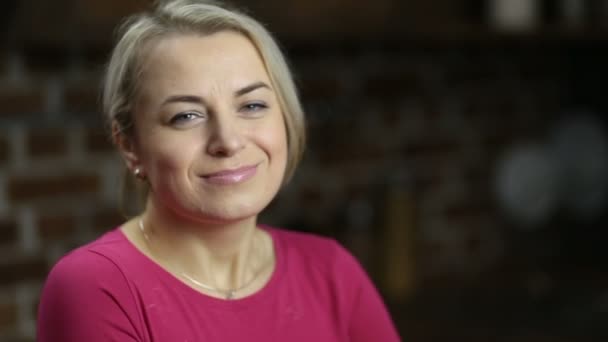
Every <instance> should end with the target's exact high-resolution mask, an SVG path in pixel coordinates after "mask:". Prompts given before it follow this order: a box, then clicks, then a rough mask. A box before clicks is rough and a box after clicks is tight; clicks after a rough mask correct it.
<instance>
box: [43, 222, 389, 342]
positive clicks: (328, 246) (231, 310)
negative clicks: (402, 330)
mask: <svg viewBox="0 0 608 342" xmlns="http://www.w3.org/2000/svg"><path fill="white" fill-rule="evenodd" d="M263 228H264V229H265V230H266V231H268V232H269V233H270V234H271V236H272V239H273V242H274V246H275V253H276V260H277V261H276V262H277V263H276V268H275V270H274V273H273V274H272V276H271V278H270V280H269V282H268V283H267V284H266V285H265V286H264V287H263V288H262V289H261V290H259V291H258V292H256V293H255V294H253V295H251V296H248V297H245V298H242V299H237V300H223V299H217V298H214V297H210V296H206V295H204V294H201V293H199V292H197V291H195V290H194V289H192V288H190V287H189V286H187V285H186V284H184V283H183V282H181V281H180V280H179V279H177V278H175V277H174V276H172V275H171V274H170V273H168V272H167V271H165V270H164V269H162V268H161V267H160V266H159V265H157V264H156V263H155V262H153V261H152V260H151V259H149V258H148V257H146V256H145V255H144V254H142V253H141V252H140V251H139V250H138V249H137V248H136V247H135V246H134V245H133V244H131V242H130V241H129V240H127V238H126V236H125V235H124V234H123V233H122V231H121V230H120V229H118V228H117V229H114V230H113V231H111V232H108V233H106V234H105V235H103V236H102V237H100V238H99V239H97V240H96V241H93V242H92V243H90V244H88V245H85V246H82V247H80V248H78V249H76V250H74V251H72V252H71V253H69V254H67V255H66V256H64V257H63V258H62V259H61V260H60V261H59V262H58V263H57V264H56V265H55V266H54V268H53V269H52V271H51V273H50V274H49V276H48V279H47V281H46V284H45V287H44V289H43V291H42V298H41V302H40V307H39V314H38V339H37V341H39V342H47V341H52V342H59V341H61V342H84V341H86V342H97V341H100V342H101V341H103V342H110V341H120V342H127V341H129V342H131V341H140V342H144V341H145V342H149V341H150V342H151V341H158V342H169V341H170V342H186V341H188V342H205V341H221V342H231V341H290V342H300V341H301V342H311V341H314V342H330V341H332V342H333V341H356V342H363V341H365V342H372V341H373V342H392V341H399V336H398V335H397V332H396V330H395V327H394V325H393V323H392V321H391V319H390V317H389V315H388V313H387V310H386V308H385V306H384V304H383V303H382V300H381V299H380V296H379V295H378V293H377V291H376V289H375V288H374V286H373V285H372V283H371V282H370V280H369V278H368V277H367V275H366V274H365V272H364V271H363V269H362V268H361V266H360V265H359V263H358V262H357V261H356V260H355V258H353V256H351V255H350V254H349V253H348V252H347V251H346V250H345V249H344V248H343V247H341V246H340V245H339V244H338V243H336V242H335V241H334V240H331V239H328V238H323V237H318V236H314V235H311V234H305V233H298V232H290V231H286V230H281V229H276V228H270V227H263Z"/></svg>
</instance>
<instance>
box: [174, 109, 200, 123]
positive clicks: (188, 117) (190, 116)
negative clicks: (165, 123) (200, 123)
mask: <svg viewBox="0 0 608 342" xmlns="http://www.w3.org/2000/svg"><path fill="white" fill-rule="evenodd" d="M202 117H203V115H202V114H201V113H197V112H182V113H178V114H176V115H174V116H173V117H172V118H171V120H169V123H170V124H172V125H183V124H187V123H188V122H190V121H192V120H196V119H198V118H202Z"/></svg>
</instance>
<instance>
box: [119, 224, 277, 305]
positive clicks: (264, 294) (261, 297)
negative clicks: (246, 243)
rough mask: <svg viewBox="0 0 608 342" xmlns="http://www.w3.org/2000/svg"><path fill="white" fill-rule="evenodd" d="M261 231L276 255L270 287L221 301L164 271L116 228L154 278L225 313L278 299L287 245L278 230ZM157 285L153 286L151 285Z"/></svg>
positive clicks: (269, 228) (268, 283)
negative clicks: (284, 244) (270, 240)
mask: <svg viewBox="0 0 608 342" xmlns="http://www.w3.org/2000/svg"><path fill="white" fill-rule="evenodd" d="M258 227H259V228H260V229H263V230H264V231H266V232H267V233H268V234H270V237H271V239H272V243H273V247H274V253H275V268H274V270H273V271H272V275H271V276H270V279H269V280H268V281H267V282H266V284H265V285H264V286H263V287H262V288H261V289H260V290H258V291H257V292H255V293H253V294H251V295H248V296H246V297H243V298H238V299H221V298H216V297H212V296H209V295H206V294H204V293H201V292H199V291H197V290H195V289H194V288H192V287H190V286H189V285H188V284H186V283H185V282H183V281H182V280H180V279H179V278H177V277H176V276H174V275H173V274H171V273H170V272H168V271H167V270H165V269H164V268H162V267H161V266H160V265H159V264H157V263H156V262H155V261H154V260H152V259H150V258H149V257H148V256H147V255H145V254H144V253H143V252H142V251H140V250H139V248H137V247H136V246H135V245H134V244H133V243H132V242H131V241H130V240H129V239H128V238H127V236H126V235H125V233H124V232H123V231H122V230H121V229H120V227H118V228H116V231H117V232H118V234H119V235H120V238H121V239H124V241H125V242H126V243H127V245H128V246H129V250H130V252H131V254H132V255H133V257H134V258H137V260H138V263H142V269H145V270H151V271H153V272H154V275H155V276H156V277H158V278H159V279H161V280H162V281H163V282H164V283H166V284H174V285H173V286H175V288H176V290H178V291H180V292H182V293H184V295H185V296H187V297H188V298H198V299H199V300H200V303H201V304H204V305H207V306H208V307H213V308H217V309H224V310H226V309H227V310H242V309H247V308H253V307H256V305H257V304H258V303H260V302H267V301H268V300H270V299H271V297H276V293H277V289H278V287H279V286H280V283H281V278H282V277H283V274H284V272H285V267H286V265H285V261H284V255H285V254H284V250H283V245H282V243H281V239H280V237H279V236H278V234H276V230H275V229H274V228H272V227H268V226H265V225H259V226H258ZM150 286H153V284H150Z"/></svg>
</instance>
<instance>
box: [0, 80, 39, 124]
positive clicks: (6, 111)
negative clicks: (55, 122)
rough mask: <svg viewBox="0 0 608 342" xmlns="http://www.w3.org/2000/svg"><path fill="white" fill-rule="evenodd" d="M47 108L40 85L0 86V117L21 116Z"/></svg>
mask: <svg viewBox="0 0 608 342" xmlns="http://www.w3.org/2000/svg"><path fill="white" fill-rule="evenodd" d="M44 110H45V94H44V91H43V89H42V88H39V87H12V86H3V87H0V117H5V118H14V119H17V118H20V117H22V116H23V114H30V113H41V112H44Z"/></svg>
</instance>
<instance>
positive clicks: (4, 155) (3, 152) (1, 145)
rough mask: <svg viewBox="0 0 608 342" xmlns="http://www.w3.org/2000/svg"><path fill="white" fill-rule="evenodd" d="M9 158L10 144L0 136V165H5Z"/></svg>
mask: <svg viewBox="0 0 608 342" xmlns="http://www.w3.org/2000/svg"><path fill="white" fill-rule="evenodd" d="M9 157H10V144H9V142H8V139H6V138H5V137H3V136H0V163H5V162H7V161H8V159H9Z"/></svg>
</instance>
